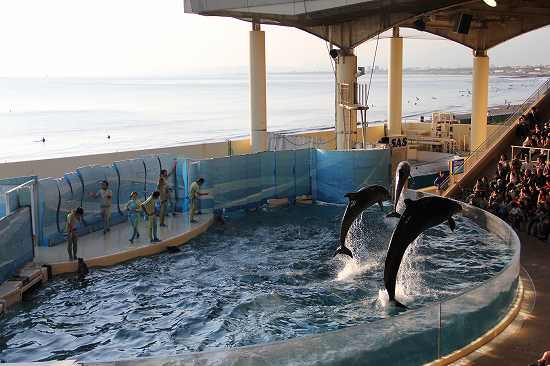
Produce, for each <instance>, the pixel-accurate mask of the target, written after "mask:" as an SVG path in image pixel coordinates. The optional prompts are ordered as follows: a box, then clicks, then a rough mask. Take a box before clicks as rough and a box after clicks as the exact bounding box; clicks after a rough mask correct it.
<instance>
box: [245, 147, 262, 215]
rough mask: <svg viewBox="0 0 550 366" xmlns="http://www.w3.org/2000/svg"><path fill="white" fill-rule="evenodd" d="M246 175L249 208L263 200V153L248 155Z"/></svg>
mask: <svg viewBox="0 0 550 366" xmlns="http://www.w3.org/2000/svg"><path fill="white" fill-rule="evenodd" d="M246 176H247V180H248V194H247V195H248V199H247V203H246V205H247V206H248V207H249V208H252V207H257V206H259V205H260V204H261V203H262V201H263V178H262V153H259V154H253V155H248V159H247V161H246Z"/></svg>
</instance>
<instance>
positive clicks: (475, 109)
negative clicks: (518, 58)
mask: <svg viewBox="0 0 550 366" xmlns="http://www.w3.org/2000/svg"><path fill="white" fill-rule="evenodd" d="M488 103H489V56H487V51H485V50H477V51H474V69H473V74H472V124H471V130H472V131H471V137H470V151H474V150H475V149H476V148H478V147H479V146H480V145H481V144H482V143H483V142H484V141H485V140H486V139H487V110H488Z"/></svg>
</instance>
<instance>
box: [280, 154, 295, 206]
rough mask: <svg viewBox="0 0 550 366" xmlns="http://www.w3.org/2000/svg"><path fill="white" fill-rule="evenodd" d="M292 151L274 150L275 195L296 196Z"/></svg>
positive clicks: (282, 196) (281, 196)
mask: <svg viewBox="0 0 550 366" xmlns="http://www.w3.org/2000/svg"><path fill="white" fill-rule="evenodd" d="M294 157H295V155H294V151H276V152H275V196H276V197H278V198H284V197H292V198H293V197H296V186H295V182H294Z"/></svg>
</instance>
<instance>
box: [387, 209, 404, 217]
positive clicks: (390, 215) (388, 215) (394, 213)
mask: <svg viewBox="0 0 550 366" xmlns="http://www.w3.org/2000/svg"><path fill="white" fill-rule="evenodd" d="M386 217H397V218H400V217H401V214H400V213H399V212H397V211H393V212H392V213H389V214H387V215H386Z"/></svg>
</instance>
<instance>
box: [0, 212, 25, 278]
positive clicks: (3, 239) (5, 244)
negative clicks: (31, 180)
mask: <svg viewBox="0 0 550 366" xmlns="http://www.w3.org/2000/svg"><path fill="white" fill-rule="evenodd" d="M31 226H32V224H31V212H30V208H28V207H24V208H20V209H18V210H16V211H15V212H14V213H12V214H11V215H9V216H6V217H3V218H2V219H0V283H2V282H4V281H5V280H7V279H8V278H9V277H10V276H12V275H14V274H15V272H16V270H17V269H18V268H20V267H22V266H23V265H24V264H25V263H27V262H29V261H32V258H33V243H32V233H31Z"/></svg>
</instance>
